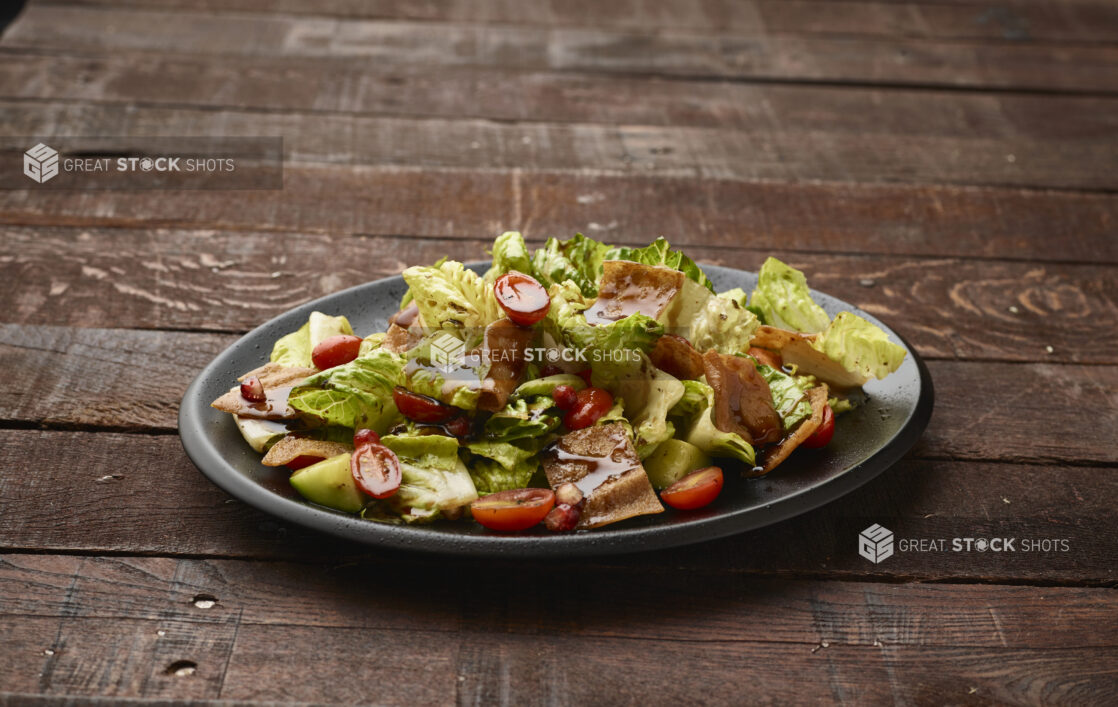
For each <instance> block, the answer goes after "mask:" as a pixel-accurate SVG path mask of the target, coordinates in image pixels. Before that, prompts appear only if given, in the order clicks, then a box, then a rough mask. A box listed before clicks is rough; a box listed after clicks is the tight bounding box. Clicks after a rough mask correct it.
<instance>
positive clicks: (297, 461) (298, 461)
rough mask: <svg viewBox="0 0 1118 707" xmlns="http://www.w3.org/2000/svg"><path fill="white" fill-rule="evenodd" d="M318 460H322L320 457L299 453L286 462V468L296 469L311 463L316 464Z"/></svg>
mask: <svg viewBox="0 0 1118 707" xmlns="http://www.w3.org/2000/svg"><path fill="white" fill-rule="evenodd" d="M320 461H322V457H312V456H308V455H306V454H300V455H299V456H297V457H295V458H294V459H292V460H291V461H289V462H287V468H288V469H291V470H292V471H298V470H300V469H302V468H303V467H306V466H310V465H311V464H317V463H319V462H320Z"/></svg>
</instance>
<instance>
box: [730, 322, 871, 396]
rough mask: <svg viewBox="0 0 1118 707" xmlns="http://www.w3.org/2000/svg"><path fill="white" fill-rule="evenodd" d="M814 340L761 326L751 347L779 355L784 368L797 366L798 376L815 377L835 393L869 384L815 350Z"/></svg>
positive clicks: (803, 335)
mask: <svg viewBox="0 0 1118 707" xmlns="http://www.w3.org/2000/svg"><path fill="white" fill-rule="evenodd" d="M815 337H816V335H815V334H801V333H799V332H795V331H788V330H786V329H777V328H776V327H771V326H768V325H762V326H759V327H757V331H756V332H754V334H753V339H752V341H750V342H749V345H750V346H756V347H757V348H761V349H769V350H770V351H779V352H780V356H781V358H782V359H783V360H784V365H786V366H787V365H795V366H796V367H797V369H798V372H799V373H801V374H804V375H810V376H815V377H816V378H818V379H819V380H820V381H822V382H824V383H826V384H827V385H828V386H829V387H830V388H831V389H833V390H838V391H844V390H850V389H853V388H857V387H859V386H861V385H863V384H864V383H865V382H866V381H867V380H868V379H867V378H865V377H863V376H862V375H860V374H858V373H851V372H850V371H848V370H846V369H845V368H843V367H842V366H841V365H839V363H838V362H837V361H835V360H833V359H832V358H831V357H830V356H828V355H827V354H825V353H823V352H822V351H819V350H818V349H816V348H813V347H812V345H811V342H812V341H814V340H815Z"/></svg>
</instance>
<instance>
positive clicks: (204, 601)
mask: <svg viewBox="0 0 1118 707" xmlns="http://www.w3.org/2000/svg"><path fill="white" fill-rule="evenodd" d="M216 603H217V597H215V596H214V595H213V594H195V595H194V606H196V607H198V608H199V609H211V608H213V605H214V604H216Z"/></svg>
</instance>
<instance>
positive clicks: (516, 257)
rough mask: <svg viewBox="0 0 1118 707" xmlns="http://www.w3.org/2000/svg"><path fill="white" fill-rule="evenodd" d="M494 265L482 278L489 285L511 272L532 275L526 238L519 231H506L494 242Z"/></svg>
mask: <svg viewBox="0 0 1118 707" xmlns="http://www.w3.org/2000/svg"><path fill="white" fill-rule="evenodd" d="M490 255H492V256H493V265H491V266H490V268H489V270H488V271H486V273H485V276H484V277H483V278H482V279H483V280H484V281H485V283H486V284H487V285H491V284H492V283H493V282H494V281H495V280H496V279H497V278H498V277H500V276H501V275H504V274H505V273H507V272H508V271H510V270H516V271H519V272H522V273H524V274H525V275H531V274H532V258H531V256H530V255H529V254H528V246H527V245H525V243H524V236H522V235H520V233H518V232H517V231H505V232H504V233H502V234H501V235H499V236H497V240H495V241H493V250H491V251H490Z"/></svg>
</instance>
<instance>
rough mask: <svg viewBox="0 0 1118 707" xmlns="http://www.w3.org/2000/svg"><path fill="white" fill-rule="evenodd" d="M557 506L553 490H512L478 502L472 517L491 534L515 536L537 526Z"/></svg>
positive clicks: (473, 505) (472, 511)
mask: <svg viewBox="0 0 1118 707" xmlns="http://www.w3.org/2000/svg"><path fill="white" fill-rule="evenodd" d="M554 506H555V494H554V493H553V492H552V491H551V490H550V489H512V490H511V491H500V492H498V493H494V494H490V495H488V496H485V497H484V498H479V499H478V500H476V501H474V502H473V503H471V504H470V513H472V514H473V516H474V520H476V521H477V522H478V523H481V524H482V525H484V526H485V527H486V528H489V529H490V530H501V531H504V532H514V531H517V530H527V529H528V528H531V527H532V526H533V525H538V524H539V522H540V521H541V520H543V519H544V518H545V517H547V514H548V512H549V511H550V510H551V509H552V508H553V507H554Z"/></svg>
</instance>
